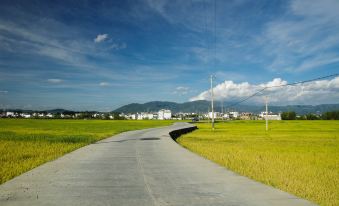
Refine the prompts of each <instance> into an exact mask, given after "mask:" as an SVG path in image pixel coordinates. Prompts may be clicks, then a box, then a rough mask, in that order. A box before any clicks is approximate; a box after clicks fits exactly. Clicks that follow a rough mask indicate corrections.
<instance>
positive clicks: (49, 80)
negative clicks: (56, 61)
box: [47, 79, 64, 84]
mask: <svg viewBox="0 0 339 206" xmlns="http://www.w3.org/2000/svg"><path fill="white" fill-rule="evenodd" d="M63 81H64V80H62V79H47V82H48V83H52V84H59V83H61V82H63Z"/></svg>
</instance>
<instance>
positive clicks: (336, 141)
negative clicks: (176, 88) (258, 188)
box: [177, 121, 339, 206]
mask: <svg viewBox="0 0 339 206" xmlns="http://www.w3.org/2000/svg"><path fill="white" fill-rule="evenodd" d="M269 125H270V126H269V127H270V129H269V131H268V132H266V131H265V123H264V122H263V121H231V122H225V123H217V124H216V130H215V131H211V126H210V125H209V124H206V123H202V124H197V126H198V128H199V130H196V131H194V132H193V133H190V134H186V135H184V136H182V137H180V138H179V139H177V141H178V142H179V143H180V144H181V145H183V146H184V147H186V148H188V149H189V150H191V151H193V152H196V153H198V154H200V155H202V156H204V157H206V158H207V159H210V160H212V161H214V162H216V163H218V164H221V165H223V166H225V167H227V168H229V169H231V170H233V171H235V172H237V173H239V174H241V175H244V176H247V177H250V178H252V179H255V180H257V181H260V182H263V183H265V184H268V185H271V186H273V187H277V188H280V189H282V190H284V191H287V192H290V193H292V194H295V195H297V196H299V197H302V198H306V199H308V200H311V201H313V202H316V203H318V204H320V205H333V206H334V205H339V121H272V122H270V124H269Z"/></svg>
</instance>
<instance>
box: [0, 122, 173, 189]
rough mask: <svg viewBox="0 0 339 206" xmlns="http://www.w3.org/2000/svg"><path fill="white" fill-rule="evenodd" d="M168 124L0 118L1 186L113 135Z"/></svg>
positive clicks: (167, 123) (168, 123) (166, 123)
mask: <svg viewBox="0 0 339 206" xmlns="http://www.w3.org/2000/svg"><path fill="white" fill-rule="evenodd" d="M171 123H172V121H156V120H143V121H140V120H137V121H133V120H116V121H114V120H42V119H41V120H38V119H0V184H1V183H4V182H5V181H7V180H9V179H11V178H13V177H15V176H17V175H19V174H21V173H23V172H26V171H28V170H30V169H32V168H34V167H37V166H38V165H41V164H43V163H45V162H47V161H50V160H54V159H56V158H58V157H60V156H62V155H64V154H65V153H68V152H71V151H73V150H75V149H78V148H80V147H82V146H85V145H88V144H91V143H93V142H96V141H98V140H101V139H104V138H106V137H110V136H112V135H114V134H117V133H120V132H124V131H129V130H137V129H144V128H150V127H158V126H166V125H170V124H171Z"/></svg>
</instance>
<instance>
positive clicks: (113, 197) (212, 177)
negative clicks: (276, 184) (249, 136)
mask: <svg viewBox="0 0 339 206" xmlns="http://www.w3.org/2000/svg"><path fill="white" fill-rule="evenodd" d="M184 127H190V125H189V124H187V123H177V124H175V125H172V126H169V127H163V128H155V129H145V130H138V131H131V132H126V133H122V134H119V135H116V136H114V137H112V138H108V139H105V140H103V141H100V142H98V143H96V144H91V145H89V146H86V147H83V148H81V149H78V150H76V151H74V152H72V153H70V154H67V155H65V156H63V157H61V158H59V159H57V160H55V161H52V162H49V163H46V164H44V165H42V166H40V167H38V168H35V169H33V170H31V171H29V172H27V173H25V174H23V175H21V176H19V177H16V178H14V179H12V180H10V181H8V182H6V183H5V184H3V185H1V186H0V205H2V206H5V205H20V206H21V205H81V206H84V205H117V206H124V205H135V206H142V205H147V206H152V205H155V206H157V205H182V206H188V205H201V206H207V205H213V206H217V205H222V206H227V205H232V206H235V205H258V206H266V205H267V206H274V205H279V206H280V205H286V206H294V205H303V206H304V205H312V204H311V203H310V202H307V201H305V200H302V199H299V198H297V197H295V196H292V195H290V194H287V193H285V192H282V191H280V190H277V189H274V188H272V187H269V186H265V185H263V184H260V183H257V182H255V181H252V180H249V179H248V178H245V177H242V176H239V175H237V174H235V173H233V172H230V171H228V170H226V169H224V168H223V167H221V166H218V165H216V164H215V163H213V162H211V161H209V160H206V159H203V158H201V157H199V156H198V155H196V154H193V153H191V152H189V151H188V150H186V149H184V148H182V147H181V146H179V145H177V144H176V143H175V142H174V141H173V140H172V139H171V138H170V137H169V135H168V133H169V132H170V131H172V130H176V129H180V128H184Z"/></svg>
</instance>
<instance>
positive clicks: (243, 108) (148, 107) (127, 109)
mask: <svg viewBox="0 0 339 206" xmlns="http://www.w3.org/2000/svg"><path fill="white" fill-rule="evenodd" d="M229 104H231V103H229V102H228V103H226V102H225V103H224V108H225V111H227V110H229V111H231V110H235V111H239V112H254V113H259V112H261V111H263V110H264V105H236V106H234V107H232V108H228V107H227V105H229ZM214 105H215V111H218V112H221V110H222V109H221V108H222V107H221V105H222V104H221V102H215V104H214ZM209 107H210V102H209V101H204V100H199V101H193V102H185V103H175V102H162V101H152V102H147V103H144V104H139V103H132V104H128V105H125V106H122V107H120V108H118V109H116V110H114V112H123V113H136V112H157V111H159V110H160V109H170V110H171V111H172V112H173V113H177V112H207V111H208V108H209ZM269 110H270V111H272V112H284V111H295V112H296V113H298V114H307V113H323V112H326V111H333V110H339V104H321V105H315V106H313V105H287V106H269Z"/></svg>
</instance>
